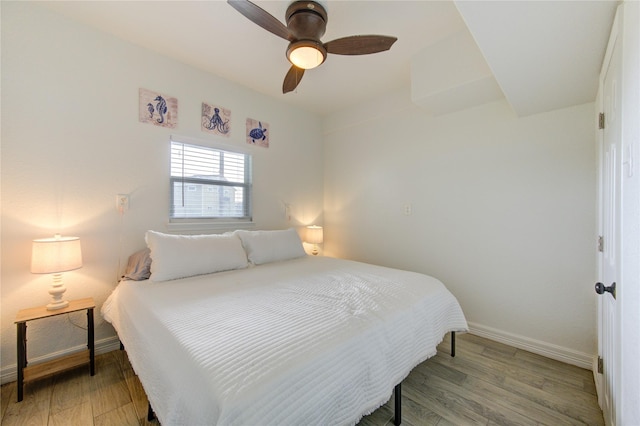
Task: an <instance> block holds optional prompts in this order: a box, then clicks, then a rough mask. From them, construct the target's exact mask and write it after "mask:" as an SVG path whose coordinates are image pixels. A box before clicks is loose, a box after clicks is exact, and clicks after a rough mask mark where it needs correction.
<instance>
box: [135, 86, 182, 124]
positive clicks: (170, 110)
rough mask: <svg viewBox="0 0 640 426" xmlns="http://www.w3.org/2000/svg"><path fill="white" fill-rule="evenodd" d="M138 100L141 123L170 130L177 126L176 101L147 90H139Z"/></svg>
mask: <svg viewBox="0 0 640 426" xmlns="http://www.w3.org/2000/svg"><path fill="white" fill-rule="evenodd" d="M138 98H139V107H138V111H139V112H138V117H139V119H138V120H139V121H140V122H141V123H149V124H153V125H154V126H160V127H169V128H171V129H173V128H175V127H176V126H177V125H178V99H176V98H173V97H171V96H167V95H164V94H162V93H158V92H153V91H151V90H147V89H139V92H138Z"/></svg>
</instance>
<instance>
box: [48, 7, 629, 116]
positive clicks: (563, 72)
mask: <svg viewBox="0 0 640 426" xmlns="http://www.w3.org/2000/svg"><path fill="white" fill-rule="evenodd" d="M254 3H256V4H257V5H259V6H260V7H262V8H263V9H265V10H266V11H268V12H269V13H271V14H272V15H273V16H275V17H277V18H278V19H280V20H281V21H282V22H284V14H285V10H286V8H287V6H288V4H289V1H263V0H256V1H255V2H254ZM321 3H322V4H323V5H325V6H326V8H327V12H328V15H329V19H328V23H327V31H326V34H325V35H324V37H323V38H322V39H323V41H325V42H326V41H329V40H332V39H335V38H340V37H344V36H349V35H354V34H382V35H393V36H396V37H398V41H397V42H396V43H395V44H394V45H393V47H392V48H391V50H390V51H387V52H383V53H378V54H374V55H366V56H341V55H330V56H329V58H328V59H327V61H326V62H325V63H324V64H323V65H321V66H320V67H319V68H316V69H313V70H309V71H307V72H306V73H305V76H304V79H303V80H302V82H301V83H300V85H299V86H298V88H297V90H296V91H295V92H293V93H289V94H286V95H283V94H282V80H283V78H284V75H285V73H286V72H287V70H288V69H289V66H290V65H289V63H288V62H287V59H286V57H285V50H286V47H287V41H286V40H283V39H281V38H279V37H276V36H274V35H272V34H271V33H269V32H267V31H265V30H263V29H262V28H260V27H258V26H257V25H255V24H253V23H252V22H250V21H249V20H248V19H247V18H245V17H244V16H242V15H241V14H240V13H238V12H237V11H236V10H235V9H233V8H232V7H231V6H229V5H228V4H227V3H226V2H225V1H221V0H213V1H149V0H147V1H68V2H67V1H53V2H43V4H44V5H45V6H46V7H48V8H50V9H52V10H54V11H56V12H59V13H61V14H63V15H66V16H68V17H70V18H72V19H75V20H78V21H81V22H84V23H86V24H87V25H90V26H93V27H95V28H98V29H100V30H102V31H105V32H108V33H111V34H113V35H115V36H117V37H119V38H122V39H124V40H127V41H129V42H131V43H134V44H137V45H140V46H142V47H145V48H148V49H151V50H154V51H156V52H158V53H161V54H163V55H166V56H169V57H172V58H174V59H177V60H178V61H181V62H183V63H186V64H189V65H192V66H194V67H197V68H199V69H202V70H205V71H208V72H211V73H213V74H216V75H218V76H220V77H223V78H225V79H227V80H230V81H233V82H236V83H238V84H241V85H243V86H246V87H249V88H251V89H254V90H256V91H258V92H261V93H264V94H267V95H269V96H273V97H274V98H277V99H279V100H282V101H284V102H287V103H290V104H292V105H296V106H298V107H300V108H304V109H306V110H309V111H312V112H316V113H319V114H322V115H326V114H330V113H332V112H334V111H337V110H340V109H342V108H345V107H347V106H350V105H353V104H359V103H362V102H366V101H367V100H369V99H373V98H375V97H377V96H379V95H381V94H383V93H386V92H389V91H392V90H396V89H399V88H409V87H411V79H412V78H414V79H416V78H420V76H416V75H414V76H413V77H412V76H411V61H412V58H413V57H415V56H416V55H418V54H419V53H420V52H422V51H424V50H425V49H427V48H430V47H432V46H434V45H437V44H438V43H441V42H443V41H444V40H446V39H448V38H451V37H452V36H454V35H456V34H459V33H460V32H461V31H462V32H464V31H470V32H471V34H472V35H473V37H474V38H475V41H476V43H477V45H478V47H479V48H480V51H481V52H482V54H483V55H484V59H485V60H486V62H487V64H488V66H489V68H490V69H491V71H492V72H493V75H494V77H495V80H496V81H497V83H498V85H499V86H500V88H501V89H502V92H503V93H504V94H505V96H506V98H507V100H508V101H509V102H510V103H511V105H512V106H513V108H514V109H515V111H516V112H517V113H518V114H519V115H528V114H532V113H536V112H541V111H546V110H551V109H555V108H560V107H565V106H570V105H575V104H579V103H584V102H589V101H593V100H594V99H595V95H596V88H597V81H598V74H599V71H600V64H601V62H602V58H603V56H604V50H605V47H606V42H607V39H608V33H609V30H610V28H611V24H612V22H613V15H614V12H615V6H616V4H617V2H616V1H613V0H612V1H590V0H587V1H568V2H565V1H548V2H544V1H524V0H520V1H515V0H514V1H495V2H490V1H482V0H477V1H457V2H453V1H376V0H351V1H338V0H325V1H322V2H321ZM447 65H448V64H446V63H445V64H443V63H437V64H436V63H434V67H435V66H438V67H440V68H442V67H446V66H447ZM454 65H455V64H452V66H454ZM445 70H446V68H445ZM443 74H446V72H444V73H443ZM437 83H438V82H437V81H436V82H435V84H436V85H437ZM433 84H434V83H431V86H433ZM444 89H449V88H446V87H443V90H444ZM158 90H159V89H158Z"/></svg>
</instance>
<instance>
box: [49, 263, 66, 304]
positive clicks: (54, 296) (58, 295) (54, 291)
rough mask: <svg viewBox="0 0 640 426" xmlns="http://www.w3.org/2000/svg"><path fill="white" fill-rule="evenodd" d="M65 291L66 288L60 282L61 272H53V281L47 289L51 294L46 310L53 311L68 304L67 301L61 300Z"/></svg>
mask: <svg viewBox="0 0 640 426" xmlns="http://www.w3.org/2000/svg"><path fill="white" fill-rule="evenodd" d="M65 291H67V288H66V287H65V286H64V284H63V283H62V273H60V272H58V273H55V274H53V283H52V284H51V288H50V289H49V294H50V295H51V303H49V304H48V305H47V310H48V311H55V310H56V309H62V308H66V307H67V306H69V302H68V301H66V300H62V295H63V294H64V292H65Z"/></svg>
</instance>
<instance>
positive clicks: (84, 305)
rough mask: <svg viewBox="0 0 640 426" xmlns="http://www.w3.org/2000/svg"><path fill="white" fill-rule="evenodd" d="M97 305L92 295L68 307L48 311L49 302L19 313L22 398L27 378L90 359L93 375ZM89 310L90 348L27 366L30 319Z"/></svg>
mask: <svg viewBox="0 0 640 426" xmlns="http://www.w3.org/2000/svg"><path fill="white" fill-rule="evenodd" d="M95 307H96V304H95V302H94V301H93V298H92V297H88V298H86V299H78V300H72V301H70V302H69V306H67V307H66V308H62V309H58V310H55V311H48V310H47V307H46V306H38V307H37V308H29V309H22V310H21V311H19V312H18V314H17V315H16V321H15V323H16V325H17V326H18V402H20V401H22V391H23V386H24V382H29V381H32V380H36V379H40V378H42V377H46V376H49V375H51V374H54V373H58V372H60V371H63V370H68V369H70V368H74V367H77V366H79V365H83V364H86V363H89V368H90V371H91V375H92V376H93V375H94V374H95V348H94V342H93V333H94V331H93V309H94V308H95ZM84 310H86V311H87V350H84V351H82V352H77V353H74V354H71V355H65V356H62V357H59V358H57V359H54V360H52V361H47V362H43V363H40V364H36V365H33V366H29V367H27V321H32V320H37V319H42V318H48V317H53V316H55V315H61V314H67V313H69V312H77V311H84Z"/></svg>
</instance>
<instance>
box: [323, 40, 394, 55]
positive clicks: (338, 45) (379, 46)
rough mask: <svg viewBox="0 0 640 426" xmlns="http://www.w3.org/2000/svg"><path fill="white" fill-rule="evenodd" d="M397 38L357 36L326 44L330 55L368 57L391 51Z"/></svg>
mask: <svg viewBox="0 0 640 426" xmlns="http://www.w3.org/2000/svg"><path fill="white" fill-rule="evenodd" d="M396 40H398V38H397V37H389V36H381V35H356V36H349V37H343V38H339V39H336V40H332V41H329V42H327V43H325V44H324V47H325V49H327V52H328V53H335V54H338V55H368V54H370V53H378V52H383V51H385V50H389V49H390V48H391V46H392V45H393V43H395V42H396Z"/></svg>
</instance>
